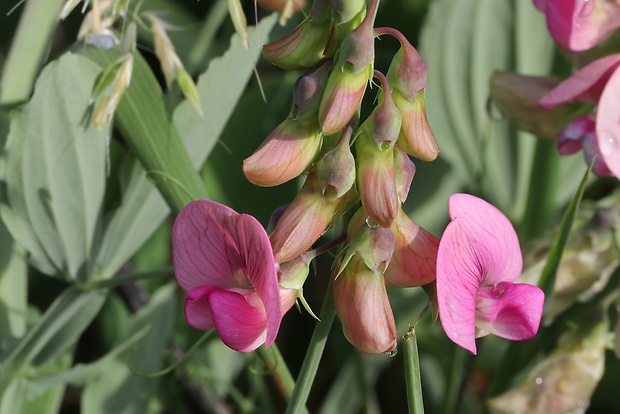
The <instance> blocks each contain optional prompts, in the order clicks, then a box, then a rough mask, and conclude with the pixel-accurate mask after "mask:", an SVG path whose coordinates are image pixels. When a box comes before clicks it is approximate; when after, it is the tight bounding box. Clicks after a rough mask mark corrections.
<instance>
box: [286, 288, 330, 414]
mask: <svg viewBox="0 0 620 414" xmlns="http://www.w3.org/2000/svg"><path fill="white" fill-rule="evenodd" d="M335 315H336V308H335V306H334V297H333V295H332V282H331V279H330V282H329V285H328V286H327V292H325V299H324V300H323V307H322V308H321V314H320V316H319V318H320V322H317V324H316V327H315V328H314V333H313V334H312V338H311V339H310V345H309V346H308V351H307V352H306V357H305V358H304V362H303V365H302V366H301V371H300V373H299V377H298V378H297V385H296V386H295V390H294V391H293V396H292V397H291V401H290V402H289V405H288V407H287V409H286V412H287V414H293V413H299V412H301V410H302V409H303V408H304V406H305V405H306V401H307V400H308V395H309V394H310V389H311V388H312V383H313V382H314V376H315V375H316V371H317V369H318V367H319V362H320V361H321V356H322V355H323V350H324V349H325V343H326V342H327V337H328V335H329V331H330V329H331V326H332V323H333V322H334V316H335Z"/></svg>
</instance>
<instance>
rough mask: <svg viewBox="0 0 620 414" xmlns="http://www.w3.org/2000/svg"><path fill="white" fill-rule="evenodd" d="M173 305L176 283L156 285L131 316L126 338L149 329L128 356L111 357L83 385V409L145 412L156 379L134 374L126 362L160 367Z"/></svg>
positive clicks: (153, 368)
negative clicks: (105, 367) (95, 378)
mask: <svg viewBox="0 0 620 414" xmlns="http://www.w3.org/2000/svg"><path fill="white" fill-rule="evenodd" d="M176 305H177V304H176V297H175V285H174V284H173V283H170V284H167V285H165V286H163V287H161V288H160V289H158V290H157V291H156V292H155V294H154V295H153V297H152V298H151V300H150V302H149V304H148V305H147V306H146V307H145V308H143V309H142V310H140V312H139V313H138V314H136V315H135V316H134V317H133V318H132V321H131V322H130V324H129V326H128V328H127V330H126V332H125V337H126V338H130V337H131V336H132V335H134V332H136V331H139V330H141V329H145V328H148V329H149V330H148V332H147V333H146V335H144V337H142V338H140V339H139V340H138V341H137V342H136V345H135V349H133V350H132V351H130V354H129V355H128V359H127V360H126V359H125V358H123V357H122V356H119V357H117V358H116V359H113V360H111V361H110V362H109V363H108V364H107V369H105V371H104V372H103V373H102V375H101V376H100V377H99V378H98V379H97V380H95V381H94V382H92V383H90V384H88V385H87V386H86V388H85V389H84V393H83V395H82V411H83V412H85V413H137V414H142V413H144V412H145V407H147V405H148V402H149V400H150V399H151V397H152V394H153V391H154V389H155V385H156V383H157V379H152V378H143V377H139V376H136V375H134V374H133V373H132V372H131V371H130V370H129V368H128V367H127V365H126V364H127V363H129V364H130V365H131V366H132V367H133V368H135V369H136V370H138V371H140V372H155V371H158V370H159V369H160V368H161V366H162V353H163V351H164V350H165V348H166V344H167V342H168V340H169V337H170V334H171V332H172V328H173V326H174V322H175V317H176V315H175V310H176V309H177V306H176Z"/></svg>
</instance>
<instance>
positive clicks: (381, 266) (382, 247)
mask: <svg viewBox="0 0 620 414" xmlns="http://www.w3.org/2000/svg"><path fill="white" fill-rule="evenodd" d="M368 222H369V220H368V213H367V212H366V210H364V207H361V208H360V209H359V210H357V212H356V213H355V214H354V215H353V217H352V218H351V221H350V222H349V226H348V227H347V242H348V244H349V247H348V248H347V252H346V254H345V255H344V261H343V263H342V265H341V267H340V269H339V273H340V272H342V271H343V270H344V267H345V266H347V264H348V262H349V261H350V260H351V258H352V257H353V256H356V255H357V256H359V257H360V258H361V259H362V260H363V261H364V263H365V264H366V266H367V267H368V268H369V269H370V270H372V271H375V272H379V273H381V274H383V273H384V272H385V269H387V267H388V266H389V264H390V260H391V259H392V253H393V252H394V235H393V234H392V231H391V230H390V229H386V228H384V227H380V226H377V225H374V226H371V225H369V223H368Z"/></svg>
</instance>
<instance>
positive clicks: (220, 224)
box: [172, 200, 251, 292]
mask: <svg viewBox="0 0 620 414" xmlns="http://www.w3.org/2000/svg"><path fill="white" fill-rule="evenodd" d="M238 217H239V213H237V212H236V211H234V210H233V209H231V208H229V207H227V206H225V205H222V204H220V203H216V202H215V201H210V200H196V201H193V202H192V203H190V204H188V205H187V206H185V208H184V209H183V210H181V212H180V213H179V215H178V216H177V218H176V220H175V222H174V226H173V227H172V257H173V262H174V271H175V275H176V279H177V282H178V283H179V285H180V286H181V287H182V288H183V289H184V290H185V291H188V292H189V291H190V290H192V289H193V288H195V287H198V286H206V285H208V286H219V287H222V288H235V287H237V288H250V287H251V285H250V282H249V280H248V279H247V278H246V277H245V275H243V273H242V271H241V268H242V262H241V257H240V254H239V250H238V246H237V241H236V237H235V235H234V230H235V223H236V221H237V220H238Z"/></svg>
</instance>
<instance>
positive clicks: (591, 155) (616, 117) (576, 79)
mask: <svg viewBox="0 0 620 414" xmlns="http://www.w3.org/2000/svg"><path fill="white" fill-rule="evenodd" d="M534 5H535V6H536V7H537V8H538V9H539V10H540V11H542V12H543V13H544V14H545V16H546V19H547V26H548V28H549V32H550V34H551V36H552V37H553V39H554V40H555V41H556V42H557V44H558V45H559V46H560V47H561V48H563V49H564V50H565V53H566V54H568V55H572V56H573V57H574V60H575V61H579V62H580V66H583V67H581V68H580V69H579V70H577V71H576V72H575V73H574V74H573V75H571V76H570V77H568V78H567V79H564V80H562V81H560V80H558V79H554V78H540V77H533V76H521V75H516V74H508V73H496V74H495V75H494V77H493V79H492V81H491V96H492V97H493V99H494V100H495V101H496V102H497V103H498V104H499V106H500V108H501V109H502V110H503V111H504V112H505V113H506V114H507V116H508V117H509V118H510V119H511V120H512V121H514V122H515V124H516V125H517V126H519V127H520V128H522V129H525V130H527V131H530V132H532V133H534V134H536V135H538V136H541V137H549V138H556V137H557V138H558V150H559V152H560V154H562V155H569V154H573V153H575V152H577V151H579V150H582V149H583V153H584V157H585V160H586V162H587V163H588V164H590V163H592V164H593V168H592V171H593V172H594V173H595V174H597V175H598V176H601V177H605V176H615V177H617V178H619V179H620V136H619V133H618V129H619V127H620V94H618V92H617V91H618V88H619V87H620V71H619V70H617V69H618V66H619V65H620V54H610V55H603V56H601V54H604V53H605V50H607V48H608V47H609V46H610V45H609V43H610V42H613V41H614V40H613V39H612V38H611V35H612V34H613V32H615V31H616V30H617V29H618V28H620V4H619V3H618V2H617V1H615V0H590V1H577V0H534ZM610 49H612V50H613V49H614V48H613V47H611V48H610ZM580 52H582V53H580ZM586 52H587V53H586ZM540 108H543V109H545V110H546V111H540Z"/></svg>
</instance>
